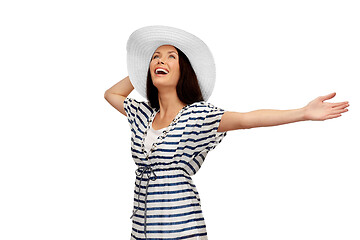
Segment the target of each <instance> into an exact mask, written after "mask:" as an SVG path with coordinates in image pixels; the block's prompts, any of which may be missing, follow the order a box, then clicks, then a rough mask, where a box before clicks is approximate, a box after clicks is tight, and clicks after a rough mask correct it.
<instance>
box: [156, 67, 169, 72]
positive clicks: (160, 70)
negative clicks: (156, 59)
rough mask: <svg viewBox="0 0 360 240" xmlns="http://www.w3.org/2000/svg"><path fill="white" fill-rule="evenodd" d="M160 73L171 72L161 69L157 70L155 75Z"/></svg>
mask: <svg viewBox="0 0 360 240" xmlns="http://www.w3.org/2000/svg"><path fill="white" fill-rule="evenodd" d="M158 72H164V73H169V72H168V71H166V70H165V69H161V68H158V69H156V71H155V73H158Z"/></svg>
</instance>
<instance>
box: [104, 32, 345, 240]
mask: <svg viewBox="0 0 360 240" xmlns="http://www.w3.org/2000/svg"><path fill="white" fill-rule="evenodd" d="M127 51H128V58H127V60H128V71H129V76H128V77H126V78H124V79H123V80H121V81H120V82H118V83H117V84H115V85H114V86H113V87H111V88H110V89H108V90H107V91H106V92H105V99H106V100H107V101H108V102H109V103H110V104H111V105H112V106H113V107H114V108H116V109H117V110H118V111H120V112H121V113H122V114H124V115H125V116H127V119H128V122H129V125H130V128H131V132H132V137H131V151H132V156H133V159H134V161H135V164H136V165H137V166H138V169H137V170H136V181H135V194H134V212H133V215H132V216H131V218H132V222H133V224H132V233H131V239H190V240H192V239H194V240H195V239H202V240H206V239H208V238H207V232H206V225H205V220H204V217H203V214H202V211H201V201H200V196H199V193H198V191H197V189H196V186H195V185H194V183H193V181H192V178H191V176H192V175H194V174H195V173H196V172H197V171H198V170H199V169H200V167H201V165H202V163H203V162H204V159H205V157H206V155H207V154H208V152H209V151H211V150H212V149H214V148H215V147H216V146H217V145H218V144H219V143H220V142H221V141H222V139H223V138H224V137H225V136H226V135H227V131H231V130H237V129H249V128H255V127H265V126H275V125H280V124H286V123H293V122H298V121H305V120H326V119H331V118H336V117H339V116H341V113H344V112H346V111H347V107H348V106H349V103H348V102H347V101H346V102H339V103H325V102H324V101H325V100H328V99H331V98H333V97H334V96H335V93H331V94H328V95H326V96H320V97H318V98H316V99H314V100H313V101H311V102H310V103H309V104H307V105H306V106H304V107H303V108H299V109H292V110H270V109H269V110H257V111H252V112H247V113H240V112H230V111H225V110H224V109H222V108H219V107H216V106H214V105H213V104H211V103H209V102H207V99H208V98H209V97H210V95H211V92H212V90H213V88H214V84H215V64H214V60H213V57H212V54H211V52H210V50H209V49H208V47H207V46H206V44H205V43H204V42H203V41H201V40H200V39H199V38H197V37H196V36H194V35H192V34H190V33H188V32H185V31H183V30H181V29H177V28H173V27H167V26H149V27H144V28H140V29H138V30H137V31H135V32H134V33H133V34H132V35H131V36H130V38H129V40H128V43H127ZM134 88H135V89H136V90H137V91H138V92H139V93H140V94H141V95H142V96H143V97H145V98H146V99H147V101H139V100H136V99H133V98H129V97H128V95H129V94H130V93H131V91H132V90H133V89H134Z"/></svg>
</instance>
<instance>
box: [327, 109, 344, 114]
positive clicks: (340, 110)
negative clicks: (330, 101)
mask: <svg viewBox="0 0 360 240" xmlns="http://www.w3.org/2000/svg"><path fill="white" fill-rule="evenodd" d="M347 111H348V109H338V110H335V109H333V111H331V114H339V113H344V112H347Z"/></svg>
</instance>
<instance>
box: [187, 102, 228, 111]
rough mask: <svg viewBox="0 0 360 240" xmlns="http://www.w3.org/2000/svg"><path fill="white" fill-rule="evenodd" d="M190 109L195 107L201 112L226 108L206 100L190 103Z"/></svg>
mask: <svg viewBox="0 0 360 240" xmlns="http://www.w3.org/2000/svg"><path fill="white" fill-rule="evenodd" d="M190 109H193V110H194V109H195V110H197V112H200V113H210V112H223V111H225V110H224V109H222V108H220V107H217V106H216V105H214V104H212V103H210V102H206V101H200V102H195V103H193V104H191V105H190Z"/></svg>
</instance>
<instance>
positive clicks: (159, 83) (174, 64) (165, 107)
mask: <svg viewBox="0 0 360 240" xmlns="http://www.w3.org/2000/svg"><path fill="white" fill-rule="evenodd" d="M170 51H173V52H170ZM169 52H170V53H169ZM157 67H163V68H166V69H167V70H169V73H168V74H166V75H160V76H158V75H156V74H155V69H156V68H157ZM149 68H150V72H151V78H152V81H153V84H154V86H155V87H156V88H157V89H158V95H159V105H160V111H159V112H158V113H157V114H156V116H155V118H154V121H153V125H152V127H153V128H154V129H155V130H158V129H161V128H164V127H167V126H169V125H170V123H171V122H172V121H173V119H174V118H175V116H176V115H177V114H178V112H179V111H180V110H181V109H182V108H183V107H184V106H186V104H185V103H183V102H181V100H180V99H179V97H178V95H177V93H176V85H177V83H178V81H179V78H180V66H179V56H178V52H177V50H176V48H175V47H174V46H172V45H163V46H160V47H158V48H157V49H156V50H155V52H154V54H153V55H152V57H151V62H150V66H149Z"/></svg>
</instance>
